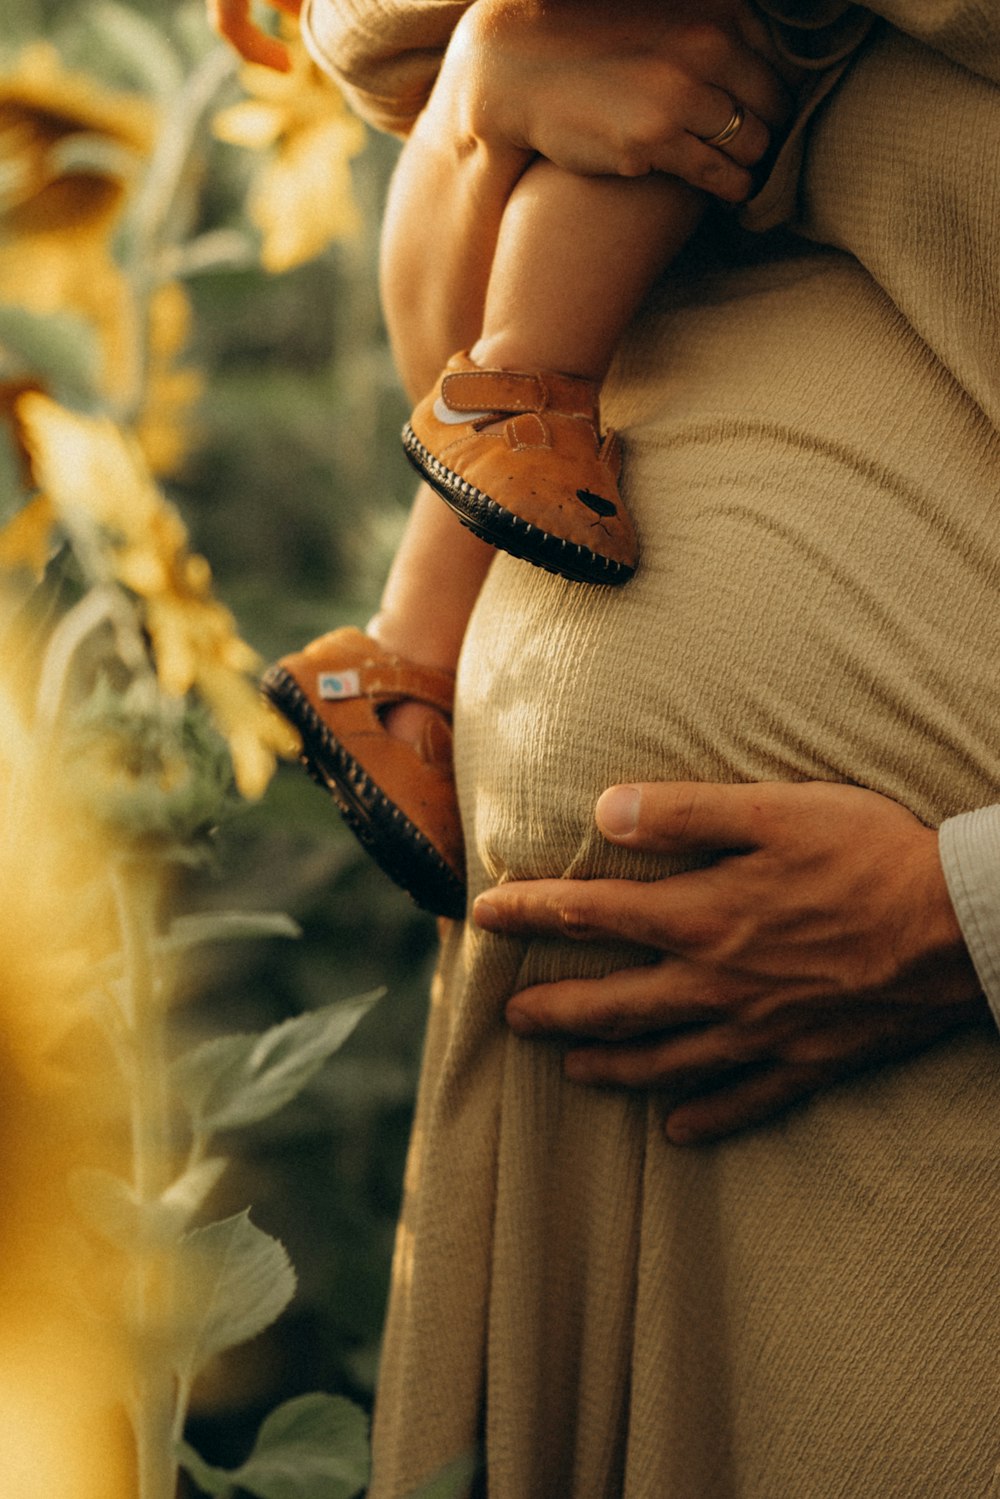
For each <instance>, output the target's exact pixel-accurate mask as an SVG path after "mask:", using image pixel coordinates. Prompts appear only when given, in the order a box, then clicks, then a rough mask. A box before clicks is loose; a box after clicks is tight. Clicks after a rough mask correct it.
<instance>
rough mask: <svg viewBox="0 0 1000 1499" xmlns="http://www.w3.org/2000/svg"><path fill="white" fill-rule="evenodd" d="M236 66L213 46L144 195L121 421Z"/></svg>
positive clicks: (129, 252)
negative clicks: (184, 208)
mask: <svg viewBox="0 0 1000 1499" xmlns="http://www.w3.org/2000/svg"><path fill="white" fill-rule="evenodd" d="M234 68H235V58H234V55H233V53H232V52H231V51H230V50H229V49H228V48H226V47H221V46H220V47H217V48H214V49H213V50H212V51H211V52H209V54H208V55H207V57H205V58H204V60H203V61H202V62H201V63H200V64H199V66H198V68H197V69H196V70H195V72H194V73H193V74H192V75H191V77H190V79H189V80H188V82H187V84H186V85H185V87H184V88H183V89H182V91H181V93H180V95H179V96H178V98H177V101H176V103H175V104H174V106H173V107H172V108H171V110H170V111H169V114H168V115H167V118H166V119H165V120H164V122H163V126H162V128H161V130H160V133H159V139H158V143H157V146H156V150H155V151H154V153H153V157H152V160H151V162H150V165H149V170H148V172H147V174H146V179H145V182H144V184H143V190H142V192H141V193H140V195H139V198H138V201H137V204H136V209H135V215H134V218H133V220H132V226H131V233H130V234H129V236H128V237H127V241H126V244H125V247H124V256H123V259H124V269H125V272H126V274H127V275H128V277H129V281H130V283H131V286H132V305H131V319H130V320H131V324H132V330H131V331H132V340H131V341H132V371H131V380H130V389H129V390H128V392H127V393H126V395H125V396H124V397H123V399H122V400H121V402H120V403H119V405H120V409H119V411H118V413H117V416H118V419H119V420H121V421H123V422H125V423H126V424H128V423H130V422H131V421H133V420H134V418H135V416H136V414H137V412H138V411H139V410H140V408H141V405H142V399H143V393H144V391H145V387H146V365H147V360H148V356H149V349H148V343H149V339H148V327H149V298H150V294H151V292H152V290H153V288H154V286H155V285H156V283H157V281H159V280H161V279H162V270H161V265H162V256H163V252H164V250H165V246H166V245H167V244H168V243H170V244H171V246H172V248H173V249H174V251H175V252H176V253H180V251H179V250H178V249H177V246H178V243H179V242H180V241H183V239H184V238H185V235H184V229H185V228H186V227H187V226H186V225H185V224H183V223H178V217H179V216H178V215H177V213H176V212H175V209H176V207H177V203H178V199H179V197H180V193H181V188H182V186H183V184H184V181H185V178H186V177H187V174H188V171H189V168H190V165H191V161H192V158H193V157H194V155H195V153H196V152H197V150H198V149H199V132H200V128H201V125H202V121H203V119H204V116H205V114H206V112H207V110H208V109H209V108H210V106H211V104H212V101H213V100H214V99H215V97H216V95H217V94H218V92H219V89H220V88H221V87H222V85H223V84H224V83H225V81H226V80H227V79H228V78H229V77H231V76H232V73H233V71H234Z"/></svg>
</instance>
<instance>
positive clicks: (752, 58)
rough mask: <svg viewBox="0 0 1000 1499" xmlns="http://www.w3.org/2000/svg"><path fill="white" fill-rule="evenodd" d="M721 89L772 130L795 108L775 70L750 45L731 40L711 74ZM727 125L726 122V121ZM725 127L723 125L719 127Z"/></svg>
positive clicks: (777, 127)
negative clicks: (743, 45) (744, 45)
mask: <svg viewBox="0 0 1000 1499" xmlns="http://www.w3.org/2000/svg"><path fill="white" fill-rule="evenodd" d="M705 76H706V77H710V78H711V80H712V82H713V83H714V84H715V85H716V87H717V88H720V89H725V91H726V93H727V94H729V95H730V97H731V98H733V99H739V101H740V103H741V104H743V105H744V107H745V108H747V109H750V110H752V111H753V113H754V114H755V115H757V116H758V118H759V119H761V120H763V121H764V123H765V125H767V126H768V128H769V129H770V130H777V129H780V127H781V126H782V125H784V124H785V122H786V120H787V119H788V117H789V115H790V114H791V111H792V107H793V102H794V101H793V99H792V95H791V93H790V92H789V90H788V88H787V87H786V86H785V84H784V83H783V82H782V80H781V79H780V78H779V77H778V75H777V73H776V72H775V71H774V69H773V68H772V67H771V66H770V65H769V64H768V63H767V62H765V61H764V59H763V58H762V57H761V56H760V55H759V53H758V52H757V51H756V50H754V49H753V48H750V47H742V46H740V45H739V44H737V43H731V44H730V45H729V46H728V47H727V48H726V49H724V50H723V51H722V52H721V54H720V56H719V59H718V62H717V65H716V66H715V67H714V68H713V69H712V72H711V73H706V74H705ZM722 123H723V124H725V121H723V122H722ZM716 129H721V126H716Z"/></svg>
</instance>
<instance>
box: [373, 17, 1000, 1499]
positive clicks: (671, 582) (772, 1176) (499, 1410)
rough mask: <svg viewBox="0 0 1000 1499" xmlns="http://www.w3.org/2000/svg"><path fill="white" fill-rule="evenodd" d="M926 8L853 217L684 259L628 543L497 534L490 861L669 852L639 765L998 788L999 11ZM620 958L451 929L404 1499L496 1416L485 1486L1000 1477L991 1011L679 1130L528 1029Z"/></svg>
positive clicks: (881, 46) (799, 209)
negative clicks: (889, 1063)
mask: <svg viewBox="0 0 1000 1499" xmlns="http://www.w3.org/2000/svg"><path fill="white" fill-rule="evenodd" d="M879 8H880V9H885V10H886V11H890V10H891V9H893V8H894V5H891V4H890V3H889V0H887V3H885V4H884V5H882V6H880V7H879ZM360 9H363V10H365V11H366V12H367V14H368V15H369V16H375V15H376V14H377V13H379V7H378V6H376V5H375V4H372V3H368V4H367V5H366V6H363V7H362V6H360V5H359V10H360ZM898 9H899V10H900V11H903V12H905V19H906V24H907V25H908V26H909V27H910V29H911V30H912V31H914V32H915V33H917V35H916V36H915V37H908V36H906V35H903V34H902V33H900V32H899V31H896V30H894V29H893V27H892V26H890V25H885V26H881V27H879V28H878V29H877V31H876V32H874V33H873V34H871V35H869V36H868V38H867V40H866V42H865V45H864V49H863V51H862V53H861V54H860V55H859V57H858V58H857V59H856V61H855V62H854V63H853V64H852V66H851V67H850V68H849V69H848V70H847V71H846V72H845V73H844V75H843V77H841V78H840V80H839V82H838V84H837V87H836V89H835V90H833V91H832V92H831V93H830V94H829V96H828V97H827V99H826V100H825V101H824V103H823V105H822V107H821V108H820V109H818V110H816V112H815V114H814V117H813V120H812V125H811V133H810V138H809V142H808V148H807V150H806V153H805V158H804V166H803V170H802V176H801V186H800V191H799V196H798V198H797V203H796V210H795V211H796V214H797V216H798V224H799V227H800V229H801V232H802V233H803V234H805V235H808V236H812V237H813V238H814V239H815V240H816V241H817V246H829V247H833V248H819V247H817V248H810V247H808V246H805V247H803V253H802V254H801V255H800V256H799V257H797V258H792V259H785V260H783V261H780V262H776V263H772V264H763V265H757V266H755V267H752V268H745V269H742V270H740V269H737V270H731V271H727V272H722V273H719V274H717V275H713V276H711V277H701V278H698V279H696V280H685V279H683V278H680V277H675V278H671V279H669V280H668V281H667V282H665V283H664V284H663V285H662V286H661V287H660V288H659V290H658V291H657V293H656V294H654V296H653V297H652V298H651V299H650V301H649V303H648V305H647V306H646V307H645V308H644V309H643V312H642V313H641V315H640V317H639V318H638V319H637V320H636V324H635V326H634V328H633V329H632V331H631V333H630V335H629V336H628V337H627V339H626V340H625V343H624V345H623V347H622V350H621V353H620V356H619V359H618V361H617V363H616V367H615V369H614V371H613V372H612V378H611V380H610V381H609V385H608V389H607V403H606V404H607V415H608V419H609V420H610V421H612V422H613V423H614V424H615V425H618V426H620V427H622V428H623V429H624V433H625V438H626V444H627V453H628V467H627V470H626V478H625V484H626V495H627V499H628V503H629V505H630V508H631V510H632V513H633V515H634V516H635V519H636V522H637V526H638V529H639V532H640V539H641V546H642V559H641V567H640V571H639V573H638V574H637V576H636V578H635V579H634V580H633V581H632V582H631V583H630V584H629V585H628V586H627V587H626V588H625V589H623V590H620V591H611V590H607V591H599V590H594V589H587V588H583V587H580V586H577V585H572V584H569V583H566V582H564V581H562V580H560V579H558V578H554V577H550V576H548V575H546V574H544V573H541V572H539V571H538V570H536V569H532V568H530V567H527V566H525V565H524V564H521V563H518V562H516V561H514V560H513V559H510V558H507V557H504V556H500V557H498V559H497V562H496V565H495V566H494V568H493V570H492V572H491V575H490V578H489V581H488V583H487V585H486V588H485V590H484V592H483V595H482V597H481V599H480V602H479V605H478V607H477V610H476V613H475V616H474V618H473V621H472V625H471V628H470V631H469V635H468V639H467V643H466V649H465V652H464V655H463V660H462V665H461V670H460V676H459V692H458V704H459V707H458V718H457V751H458V774H459V784H460V792H461V797H462V805H463V814H464V820H465V826H466V834H467V840H468V859H469V868H470V881H471V888H472V893H473V894H475V892H476V891H477V890H478V889H481V888H483V887H485V886H486V885H488V884H490V883H492V882H494V881H496V880H503V879H510V878H523V877H531V876H536V875H537V876H543V875H559V874H563V873H568V874H573V875H582V876H591V875H604V874H610V875H615V874H630V875H640V876H651V875H654V874H657V873H660V872H665V870H666V869H667V866H665V865H661V864H660V863H658V862H657V861H654V860H640V859H637V858H635V857H634V856H628V855H626V854H625V853H623V852H622V851H617V850H612V849H610V848H608V847H607V846H606V845H604V844H603V843H602V841H601V840H600V839H599V838H598V837H597V835H596V833H595V831H594V828H593V821H592V817H593V804H594V801H595V799H596V797H597V795H598V793H599V792H600V790H601V789H602V788H603V787H604V786H605V785H606V784H608V783H609V782H611V781H615V780H620V779H630V778H642V779H647V778H653V779H655V778H658V777H673V776H685V777H688V776H690V777H705V778H711V779H721V780H747V779H768V778H778V779H799V778H802V777H812V776H819V777H824V778H833V779H838V780H848V781H856V782H859V783H860V784H862V785H866V786H870V787H873V788H874V789H875V790H877V791H880V792H884V793H886V794H888V795H890V796H892V797H895V798H896V799H898V800H899V801H901V802H903V803H904V804H905V805H907V806H909V807H911V808H912V809H913V810H914V811H915V812H916V813H917V815H918V816H920V817H922V818H924V819H925V820H926V821H927V822H929V823H932V824H936V823H938V822H940V821H941V820H942V819H944V818H946V817H948V816H950V815H952V814H955V813H958V812H961V811H963V810H965V809H968V808H972V807H977V806H980V805H983V804H985V803H989V802H992V801H995V800H996V793H997V786H998V784H1000V740H998V736H997V733H996V725H997V721H998V712H1000V701H998V698H1000V685H998V678H997V672H996V662H997V659H998V653H1000V611H998V610H997V608H996V598H997V590H998V586H1000V509H998V506H997V477H996V476H997V472H998V462H1000V439H998V435H997V427H998V422H1000V395H998V382H997V375H996V349H997V329H998V326H1000V307H998V296H1000V236H998V234H997V227H998V196H997V187H996V176H997V173H996V164H997V161H998V160H1000V92H998V90H997V88H996V86H995V85H996V82H997V78H998V69H997V67H996V59H997V56H998V35H1000V15H998V13H997V9H996V7H994V6H992V5H990V6H989V7H987V6H985V5H983V4H973V3H970V0H934V3H933V4H932V3H931V0H925V3H924V0H905V3H904V0H899V5H898ZM890 19H894V17H893V16H891V15H890ZM927 42H931V43H933V44H934V45H933V47H932V46H929V45H927V44H926V43H927ZM623 957H624V955H623V954H622V953H620V952H616V951H614V950H612V949H611V948H607V949H604V948H592V947H582V946H578V945H572V944H569V943H565V942H560V941H545V942H513V941H510V940H504V939H500V938H497V937H494V936H488V935H485V934H482V933H478V932H477V931H475V930H474V929H472V928H471V926H466V927H461V926H455V927H453V928H452V929H451V930H450V932H449V934H448V936H447V938H446V941H445V944H444V949H443V955H442V960H441V964H440V968H439V972H438V975H437V979H436V983H435V991H434V996H433V1003H432V1008H431V1014H430V1021H429V1029H428V1038H427V1049H426V1055H425V1063H424V1071H423V1079H422V1084H421V1090H420V1097H419V1101H418V1109H417V1117H416V1125H415V1131H414V1137H413V1147H412V1151H411V1156H410V1162H409V1168H408V1176H407V1186H406V1200H405V1204H404V1210H403V1214H402V1218H401V1222H400V1228H399V1238H398V1245H397V1254H396V1259H395V1267H394V1272H393V1287H392V1297H391V1307H390V1314H389V1320H388V1326H387V1332H386V1342H385V1350H384V1355H383V1363H382V1374H381V1385H380V1393H379V1400H378V1406H377V1413H376V1422H375V1470H374V1472H375V1476H374V1480H373V1486H372V1489H371V1494H372V1499H403V1496H404V1495H407V1494H409V1493H410V1492H411V1490H413V1489H415V1488H416V1486H417V1485H418V1484H419V1483H420V1482H421V1481H423V1480H424V1479H426V1478H428V1477H429V1476H430V1475H432V1474H433V1473H435V1472H436V1471H437V1470H438V1469H439V1468H440V1467H441V1466H443V1465H444V1464H445V1463H446V1462H448V1461H449V1460H451V1459H453V1458H455V1457H456V1456H457V1455H459V1454H461V1453H462V1452H464V1451H467V1450H469V1449H470V1448H472V1447H473V1446H475V1445H476V1444H477V1443H478V1442H482V1443H483V1446H484V1451H485V1472H486V1483H487V1485H488V1492H489V1496H490V1499H775V1496H779V1495H780V1496H781V1499H861V1496H864V1499H875V1496H877V1499H913V1496H914V1495H933V1496H934V1499H980V1496H981V1499H987V1496H990V1499H997V1496H998V1495H1000V1435H998V1432H1000V1380H998V1376H997V1371H996V1352H995V1338H994V1335H993V1334H994V1325H995V1322H996V1318H997V1314H998V1312H1000V1256H998V1254H997V1251H996V1223H997V1213H998V1208H1000V1153H998V1149H997V1111H998V1100H1000V1048H998V1046H997V1040H996V1035H995V1031H993V1030H991V1029H990V1028H989V1026H988V1025H987V1024H985V1023H984V1025H983V1027H982V1029H981V1030H978V1031H975V1032H970V1033H968V1034H966V1035H965V1036H963V1037H962V1038H960V1039H956V1040H953V1041H951V1042H949V1043H947V1044H944V1045H940V1046H938V1047H937V1048H936V1049H935V1050H933V1051H932V1052H930V1053H928V1054H927V1055H925V1056H924V1057H922V1058H919V1059H916V1060H911V1061H909V1062H907V1063H906V1064H904V1065H901V1066H899V1067H897V1068H892V1069H885V1070H882V1071H880V1072H878V1073H875V1074H872V1075H870V1076H867V1077H862V1078H858V1079H856V1080H854V1081H852V1082H851V1083H849V1084H847V1085H845V1086H843V1087H841V1088H839V1089H837V1090H835V1091H832V1092H829V1093H827V1094H825V1095H823V1096H821V1097H818V1098H817V1099H815V1100H814V1101H812V1102H811V1103H810V1104H808V1105H807V1106H805V1107H803V1108H801V1109H799V1110H798V1111H796V1112H795V1113H793V1114H791V1115H789V1116H788V1117H787V1118H785V1119H782V1120H780V1121H776V1122H774V1123H772V1124H770V1125H769V1126H766V1127H764V1128H759V1129H756V1130H754V1131H752V1132H750V1133H748V1134H747V1135H745V1136H743V1137H740V1138H736V1139H733V1140H730V1141H726V1142H723V1143H720V1144H718V1145H715V1146H712V1147H704V1148H700V1149H697V1150H692V1151H686V1152H685V1151H678V1150H674V1149H671V1148H668V1147H667V1145H666V1144H665V1143H664V1139H663V1135H662V1129H661V1123H662V1108H661V1105H660V1103H659V1101H658V1100H657V1099H656V1098H655V1097H643V1096H637V1097H631V1096H625V1095H622V1094H617V1093H614V1092H596V1091H589V1090H586V1089H583V1088H579V1087H572V1086H570V1085H568V1084H567V1083H565V1082H564V1080H563V1078H562V1076H561V1073H560V1067H559V1059H558V1056H557V1055H556V1054H555V1053H553V1051H552V1050H550V1049H549V1048H548V1047H546V1046H544V1045H539V1044H533V1043H530V1042H526V1041H521V1040H518V1039H516V1038H515V1037H513V1036H512V1035H510V1034H509V1033H508V1032H507V1031H506V1030H505V1027H504V1025H503V1020H502V1014H503V1007H504V1004H505V1002H506V1000H507V999H508V998H509V997H510V995H511V994H512V993H514V992H515V991H516V990H517V988H519V987H521V986H522V985H524V984H525V983H529V982H532V981H536V980H539V979H545V978H555V977H559V976H564V975H569V974H574V973H598V972H603V971H608V970H609V969H610V968H611V967H613V966H616V965H617V964H620V962H621V961H622V960H623Z"/></svg>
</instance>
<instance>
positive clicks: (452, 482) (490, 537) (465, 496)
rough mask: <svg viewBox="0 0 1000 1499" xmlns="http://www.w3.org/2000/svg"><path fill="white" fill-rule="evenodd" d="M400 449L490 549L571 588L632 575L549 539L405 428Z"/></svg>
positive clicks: (626, 568) (612, 563)
mask: <svg viewBox="0 0 1000 1499" xmlns="http://www.w3.org/2000/svg"><path fill="white" fill-rule="evenodd" d="M403 448H404V450H405V452H406V456H407V458H409V460H410V462H411V463H412V464H413V466H414V468H415V469H417V471H418V472H419V473H421V474H422V475H423V477H424V478H425V479H426V480H427V482H428V484H430V485H431V487H432V488H433V489H436V490H437V492H438V494H439V495H440V496H441V498H442V499H443V500H444V501H445V503H446V504H447V505H449V506H450V507H451V509H452V510H454V511H455V513H456V515H457V516H458V517H459V519H460V520H461V522H462V524H463V525H465V526H468V528H469V530H470V531H474V532H475V534H476V535H477V536H478V537H479V538H480V540H482V541H486V542H488V543H489V544H490V546H495V547H499V548H500V550H501V551H504V552H510V553H511V554H512V555H513V556H515V557H520V558H521V559H522V560H523V561H525V562H532V563H534V565H535V566H536V567H543V568H545V570H546V571H547V572H550V573H558V574H559V575H560V576H561V577H564V578H569V579H570V580H571V581H572V582H574V583H605V584H611V585H614V584H619V583H627V582H628V580H629V578H631V577H632V575H633V574H634V572H635V568H634V567H629V566H628V564H627V563H625V562H616V561H614V560H613V559H612V558H610V557H601V556H599V554H598V553H597V552H592V551H591V550H590V548H589V547H585V546H581V545H580V544H579V543H577V542H572V541H565V540H563V538H562V537H559V536H552V535H550V533H549V532H548V531H543V530H541V528H540V527H538V526H534V525H532V524H531V522H530V521H526V520H522V519H521V517H520V516H518V515H514V514H513V513H512V512H511V511H510V510H506V509H505V508H504V507H503V506H502V505H499V504H497V502H496V500H493V499H491V498H490V496H489V495H486V494H483V492H482V491H481V490H479V489H477V488H476V487H475V485H473V484H470V483H469V482H468V480H467V479H463V478H462V477H461V475H460V474H457V473H455V471H454V470H453V469H450V468H448V466H447V464H444V463H442V462H441V460H440V458H436V457H435V456H434V454H433V453H431V452H429V451H428V449H427V448H426V447H425V446H424V444H423V443H422V442H421V441H420V439H419V438H418V437H417V435H416V433H415V432H414V430H413V428H412V427H411V426H410V424H409V423H407V424H406V426H405V427H404V428H403Z"/></svg>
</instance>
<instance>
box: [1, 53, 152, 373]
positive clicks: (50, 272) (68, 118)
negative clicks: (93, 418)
mask: <svg viewBox="0 0 1000 1499" xmlns="http://www.w3.org/2000/svg"><path fill="white" fill-rule="evenodd" d="M155 119H156V116H155V111H154V109H153V107H152V105H151V104H150V103H149V102H148V101H146V100H144V99H141V98H138V97H136V96H132V95H127V94H123V93H119V92H112V91H110V90H107V89H104V88H102V87H101V86H100V85H99V84H98V83H97V82H96V81H95V80H94V79H92V78H90V77H88V76H87V75H84V74H78V73H72V72H69V71H68V70H66V69H65V68H64V67H63V66H62V64H61V62H60V60H59V57H58V54H57V53H56V51H55V49H54V48H53V47H51V46H49V45H48V44H47V43H45V42H38V43H36V44H34V45H32V46H30V47H27V48H25V50H24V51H23V52H21V54H20V56H19V57H18V58H17V60H16V62H15V63H14V64H13V66H12V67H11V68H9V69H8V70H7V71H6V72H3V73H0V301H3V302H8V303H12V304H13V305H15V306H20V307H26V308H29V309H30V310H31V311H33V312H38V313H43V314H44V313H53V312H64V311H74V312H77V313H79V314H80V315H82V316H83V317H85V318H87V319H88V320H89V321H91V322H92V323H93V325H94V326H95V327H96V329H97V330H98V333H99V335H100V339H101V345H102V349H103V353H104V378H105V384H106V386H107V389H108V391H109V392H110V393H112V394H116V393H118V392H120V391H121V390H123V389H127V388H128V387H129V385H130V382H131V380H132V378H133V370H132V367H131V366H132V358H133V354H132V347H133V344H134V338H133V337H132V334H131V331H130V327H129V319H130V312H131V304H130V298H129V292H128V287H127V284H126V282H125V278H124V276H123V275H122V273H121V271H120V270H119V269H118V267H117V266H116V265H115V263H114V261H113V260H112V258H111V254H110V250H109V246H108V240H109V236H110V233H111V230H112V229H113V227H114V225H115V223H116V221H117V219H118V216H119V213H120V211H121V209H122V206H123V204H124V201H125V197H126V194H127V192H128V187H129V182H130V179H131V178H132V177H133V175H134V173H135V171H136V169H137V167H138V166H139V165H140V164H141V162H142V160H143V159H144V158H145V157H147V156H148V155H149V153H150V151H151V149H152V145H153V135H154V128H155Z"/></svg>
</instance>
